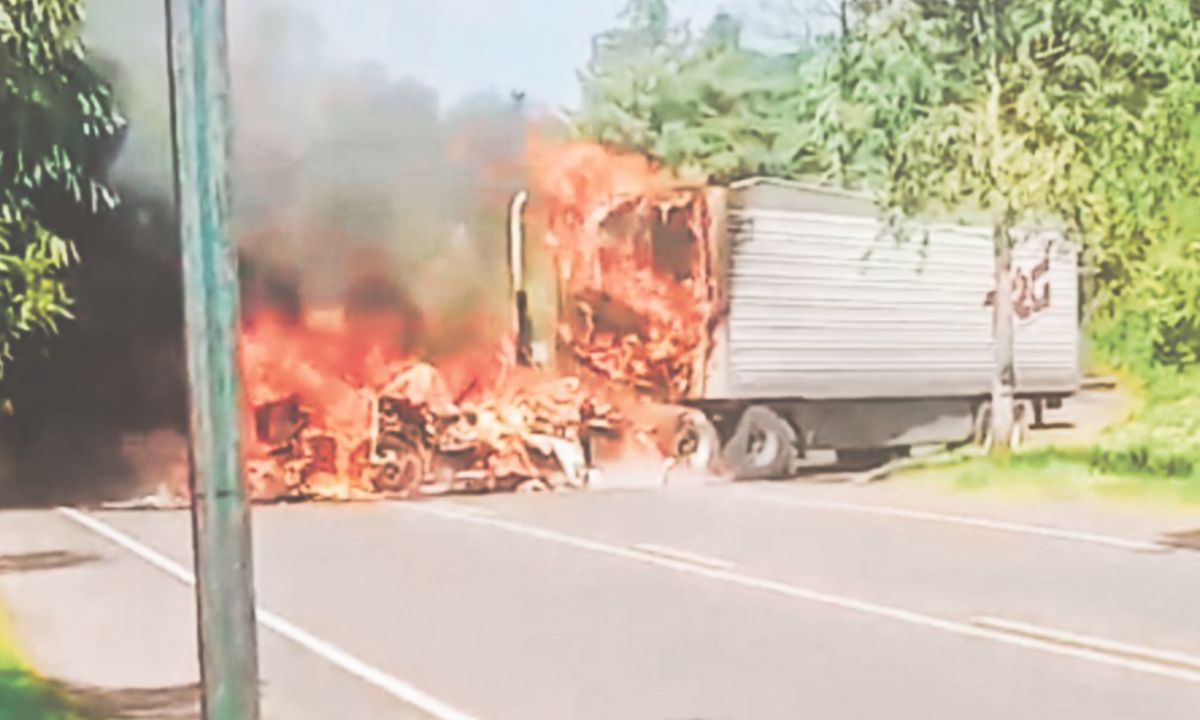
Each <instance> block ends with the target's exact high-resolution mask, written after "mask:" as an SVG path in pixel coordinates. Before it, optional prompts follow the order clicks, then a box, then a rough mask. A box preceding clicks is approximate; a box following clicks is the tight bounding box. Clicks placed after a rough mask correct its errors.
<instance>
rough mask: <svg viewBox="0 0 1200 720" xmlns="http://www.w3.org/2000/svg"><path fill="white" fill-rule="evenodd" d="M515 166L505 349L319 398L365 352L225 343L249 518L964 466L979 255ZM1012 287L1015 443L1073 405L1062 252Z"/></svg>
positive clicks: (818, 198) (1071, 325)
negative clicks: (238, 407) (249, 495)
mask: <svg viewBox="0 0 1200 720" xmlns="http://www.w3.org/2000/svg"><path fill="white" fill-rule="evenodd" d="M539 152H540V157H539V159H538V162H537V163H536V167H537V168H538V171H537V172H535V173H533V177H532V183H531V185H530V187H529V190H528V192H522V193H520V194H518V195H517V196H516V197H515V198H514V199H513V202H512V207H511V211H510V225H509V229H508V237H509V247H508V254H507V255H508V261H509V271H510V273H509V275H510V289H511V293H510V298H511V303H512V308H511V309H512V323H511V329H510V332H509V333H508V334H507V336H506V337H505V338H504V341H503V342H502V343H500V347H498V348H496V349H495V352H494V353H493V354H492V355H491V357H490V358H489V359H488V361H487V362H484V363H476V364H475V368H474V370H473V371H472V372H468V373H465V375H464V374H463V373H456V372H453V368H449V367H444V366H442V365H439V366H437V367H435V366H433V365H430V364H428V363H425V362H421V361H420V360H419V359H418V358H414V357H412V356H411V355H407V354H400V355H389V353H388V352H387V351H386V349H385V348H381V347H378V346H372V345H370V344H369V343H368V344H367V345H365V346H359V347H356V348H353V349H352V350H351V351H350V352H351V355H352V358H351V361H350V362H349V363H347V362H345V360H344V358H343V359H341V360H339V361H338V362H337V363H336V365H337V366H338V367H339V368H341V369H342V370H344V369H345V368H346V367H347V366H348V365H349V366H353V368H352V369H353V371H352V372H344V371H343V372H340V374H338V375H337V376H336V377H330V373H329V372H328V371H327V368H328V367H329V364H328V363H326V364H325V366H324V369H323V368H322V367H321V366H320V365H321V363H320V362H319V361H318V360H317V359H316V358H319V357H320V356H321V355H323V354H327V353H329V352H330V351H331V347H333V348H334V351H336V347H340V346H341V345H344V344H345V343H344V342H342V341H343V340H345V339H346V338H357V339H358V340H361V339H363V337H365V336H367V335H369V334H370V333H369V332H361V331H355V330H354V329H353V328H351V327H349V326H348V325H347V324H346V323H347V320H346V318H345V317H341V318H340V319H336V320H334V321H332V325H333V326H334V330H333V331H331V333H330V334H329V335H328V336H327V337H326V338H325V339H321V338H320V337H317V338H316V339H315V340H314V339H313V338H311V337H309V340H310V341H309V342H307V343H306V345H307V346H306V347H303V348H300V347H292V348H290V349H289V350H288V351H285V352H283V353H282V354H281V353H280V348H281V347H284V346H286V343H280V342H278V341H277V340H278V339H279V338H276V339H275V340H268V341H264V335H266V336H269V335H270V334H271V333H273V332H276V333H277V332H279V331H280V328H279V327H277V325H278V324H277V323H271V322H268V323H265V324H262V325H257V326H256V325H253V324H252V325H250V326H249V327H248V329H247V333H246V337H245V338H244V343H243V345H244V365H245V366H246V372H245V374H246V377H247V385H248V391H249V396H250V402H251V408H250V412H249V413H248V415H249V416H250V417H249V418H248V423H249V424H250V425H251V426H252V428H253V431H252V433H251V434H252V437H253V438H254V439H255V441H256V442H255V443H254V446H253V448H252V450H251V453H250V455H251V456H250V458H249V459H248V477H249V482H250V484H251V487H252V490H253V493H254V495H255V496H256V497H260V498H278V497H287V496H294V495H304V496H308V495H314V494H315V495H323V496H337V497H346V496H352V495H354V494H356V493H365V494H379V493H388V494H400V495H404V496H412V495H416V494H428V493H431V492H444V491H450V490H480V491H487V490H512V489H526V490H545V489H550V488H553V487H558V486H563V485H566V486H582V485H584V484H586V483H587V482H588V479H589V477H591V473H592V472H594V471H595V469H596V468H597V467H603V466H605V465H606V464H608V463H612V462H614V461H616V460H619V459H621V458H623V457H626V456H629V455H630V454H638V455H642V456H647V455H648V456H650V457H652V458H654V459H655V460H661V461H665V462H666V463H667V465H668V466H672V465H675V466H678V465H685V466H690V467H692V468H694V469H697V470H703V471H712V472H720V473H726V474H728V475H732V476H736V477H742V478H764V477H778V476H783V475H786V474H787V473H789V472H791V471H792V470H793V469H794V467H795V466H796V464H797V463H798V462H799V461H800V460H802V459H803V458H804V456H805V454H806V452H807V451H809V450H812V449H818V448H820V449H832V450H836V451H837V453H838V455H839V457H840V458H841V459H843V460H862V459H875V458H879V457H882V456H886V455H889V454H894V453H897V452H903V451H905V450H906V449H907V448H909V447H911V446H912V445H916V444H926V443H954V442H963V441H967V440H970V439H972V438H975V439H977V440H980V441H985V440H986V434H987V428H988V426H989V422H988V417H989V412H990V410H989V408H988V398H989V392H990V386H991V376H992V355H993V353H992V340H991V322H992V321H991V316H992V311H991V308H990V298H989V290H990V289H991V284H992V278H993V270H992V253H991V244H990V233H989V232H988V231H986V230H984V229H981V228H972V227H967V226H963V225H952V224H940V225H937V224H934V225H925V226H923V227H922V228H920V235H921V240H913V241H909V242H897V241H896V240H894V239H893V238H892V236H891V235H889V233H888V228H887V227H886V226H885V225H884V224H883V223H882V222H881V221H880V219H879V213H878V212H877V209H876V207H875V206H874V205H873V204H872V202H871V201H870V199H869V198H867V197H864V196H858V195H855V194H852V193H846V192H841V191H835V190H830V189H827V188H822V187H816V186H809V185H802V184H797V183H790V182H783V181H778V180H773V179H757V180H750V181H745V182H741V183H736V184H734V185H733V186H730V187H725V188H713V187H706V186H702V185H691V186H689V185H687V184H682V183H680V182H679V181H677V180H676V179H674V178H672V177H670V176H669V175H667V174H665V173H662V172H660V171H659V170H658V169H657V168H655V167H654V166H653V165H652V164H651V163H650V162H648V161H647V160H645V159H644V158H641V157H639V156H634V155H626V154H620V153H616V152H613V151H612V150H611V149H608V148H604V147H601V146H598V145H590V144H566V145H562V146H555V147H541V148H540V149H539ZM1016 270H1017V273H1016V275H1017V278H1018V280H1017V286H1016V288H1015V292H1014V302H1015V306H1014V313H1015V315H1016V317H1017V318H1018V327H1017V333H1016V341H1015V345H1016V358H1017V381H1018V382H1017V390H1018V398H1019V399H1020V400H1021V403H1022V407H1023V408H1024V410H1023V412H1021V413H1020V414H1019V415H1020V418H1021V420H1022V422H1021V423H1018V432H1020V431H1022V430H1023V428H1024V426H1025V424H1027V423H1028V422H1029V421H1030V420H1032V419H1033V418H1034V417H1037V418H1040V416H1041V412H1042V410H1043V408H1045V407H1054V406H1056V405H1057V404H1060V403H1061V401H1062V399H1063V398H1065V397H1067V396H1069V395H1070V394H1071V393H1073V392H1074V391H1075V390H1076V388H1077V386H1078V384H1079V378H1080V371H1079V358H1080V352H1079V340H1078V326H1077V307H1078V300H1077V297H1078V295H1077V282H1078V280H1077V256H1076V251H1075V250H1074V248H1073V247H1071V246H1070V245H1068V244H1067V243H1065V242H1064V241H1063V240H1062V238H1061V237H1059V236H1057V235H1054V234H1053V233H1044V232H1031V233H1029V234H1028V235H1027V237H1025V238H1024V240H1023V241H1022V242H1021V243H1020V245H1019V247H1018V249H1017V252H1016ZM304 322H305V324H306V334H307V335H311V332H308V331H311V330H312V328H311V327H310V326H312V325H314V324H316V325H319V324H320V323H319V322H317V319H316V318H307V319H305V320H304ZM326 322H328V320H327V321H326ZM339 323H341V324H340V325H339ZM372 327H374V326H372ZM293 330H294V328H293ZM289 332H292V331H287V330H285V331H284V334H285V335H287V334H288V333H289ZM293 334H294V333H293ZM307 335H306V336H307ZM335 346H336V347H335ZM310 355H312V356H313V367H312V368H310V369H309V370H304V369H303V368H301V369H299V370H297V368H296V367H294V365H295V363H296V361H297V357H298V356H299V357H300V364H301V365H303V364H304V359H305V358H308V357H309V356H310ZM281 359H287V360H288V362H289V363H291V364H292V365H291V366H289V371H288V381H287V382H282V383H281V382H280V381H279V377H278V372H277V371H278V370H279V362H280V361H281ZM455 376H457V379H455ZM464 377H465V378H467V379H466V380H463V378H464ZM1016 439H1018V438H1014V439H1013V440H1016Z"/></svg>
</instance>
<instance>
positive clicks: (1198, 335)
mask: <svg viewBox="0 0 1200 720" xmlns="http://www.w3.org/2000/svg"><path fill="white" fill-rule="evenodd" d="M1185 117H1186V116H1185ZM1175 158H1176V162H1175V163H1174V165H1173V166H1168V167H1164V168H1163V171H1162V172H1161V173H1159V174H1158V175H1157V176H1156V177H1158V178H1159V181H1160V182H1165V181H1164V180H1163V179H1162V178H1164V177H1166V178H1170V177H1172V176H1174V177H1176V178H1178V180H1176V182H1178V183H1179V184H1180V185H1181V186H1182V187H1181V189H1179V190H1178V191H1175V193H1174V194H1175V197H1176V198H1177V199H1176V200H1175V202H1174V204H1173V207H1170V208H1168V211H1167V212H1162V213H1161V217H1159V218H1157V222H1154V223H1153V224H1151V223H1150V222H1147V223H1146V225H1147V228H1146V229H1145V231H1144V232H1143V233H1142V234H1141V235H1138V236H1136V237H1137V238H1138V240H1139V242H1137V243H1136V244H1131V245H1125V246H1122V245H1119V244H1117V243H1111V244H1109V246H1110V247H1111V248H1112V250H1111V251H1110V252H1109V254H1108V255H1107V256H1106V257H1107V258H1108V261H1109V263H1110V265H1109V266H1108V268H1107V272H1108V276H1107V277H1104V278H1103V279H1102V280H1103V282H1102V283H1099V290H1100V291H1099V292H1098V293H1097V302H1096V308H1095V310H1094V312H1093V320H1092V327H1091V335H1092V338H1093V345H1094V347H1095V349H1096V351H1097V352H1098V353H1099V354H1100V355H1101V356H1102V357H1103V358H1105V359H1106V360H1107V361H1108V362H1110V363H1111V364H1114V365H1118V366H1124V367H1127V368H1129V369H1132V370H1134V371H1135V372H1137V373H1139V374H1141V375H1143V376H1146V375H1150V374H1152V373H1154V372H1155V371H1156V370H1157V369H1158V368H1162V367H1167V368H1176V369H1182V368H1187V367H1191V366H1195V365H1197V364H1200V190H1198V188H1197V185H1198V184H1200V122H1198V123H1197V124H1196V129H1195V131H1194V133H1193V135H1192V139H1191V143H1190V151H1189V149H1188V148H1187V147H1184V148H1182V149H1181V150H1180V151H1179V152H1177V153H1176V154H1175ZM1131 215H1132V213H1131ZM1151 219H1153V218H1151Z"/></svg>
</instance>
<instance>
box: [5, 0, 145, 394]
mask: <svg viewBox="0 0 1200 720" xmlns="http://www.w3.org/2000/svg"><path fill="white" fill-rule="evenodd" d="M83 6H84V3H83V0H0V376H2V374H3V368H4V365H5V363H6V361H8V360H11V359H12V358H13V353H14V350H15V348H16V346H17V344H18V343H19V342H20V341H21V340H23V339H25V338H27V337H31V336H37V335H39V334H47V333H54V332H56V331H57V327H58V322H59V321H60V320H62V319H68V318H70V317H71V314H70V311H69V307H70V298H69V295H68V293H67V289H66V287H65V285H64V281H63V276H64V271H65V269H66V268H67V267H68V266H69V265H70V264H71V263H72V262H76V261H77V260H78V255H77V253H76V251H75V247H74V245H73V244H72V242H71V241H70V240H67V239H65V238H62V237H59V236H58V235H56V234H55V233H54V232H53V231H52V230H51V229H50V226H49V225H48V223H47V220H48V218H46V217H44V212H43V211H42V206H44V205H45V203H46V202H47V201H48V200H50V199H57V198H63V197H65V198H69V199H70V201H72V202H73V203H75V204H77V205H80V206H83V207H85V208H87V209H88V210H90V211H92V212H95V211H98V210H99V209H101V208H111V207H112V206H113V205H114V204H115V202H116V198H115V197H114V196H113V195H112V194H111V193H110V192H109V190H108V189H107V188H106V187H105V186H104V185H103V183H102V182H101V180H100V179H99V178H98V177H97V176H96V166H97V165H98V153H99V152H100V150H101V148H102V147H103V144H104V142H105V141H106V140H107V139H109V138H111V137H113V136H114V135H115V134H116V133H117V132H119V130H120V128H121V127H122V124H123V120H122V119H121V117H120V116H119V114H118V113H117V111H116V109H115V107H114V103H113V99H112V95H111V92H110V90H109V88H108V86H107V84H106V83H105V82H104V81H103V80H102V79H101V78H100V77H99V76H98V75H97V74H96V73H95V72H94V71H93V70H92V68H91V67H90V66H89V65H88V64H87V61H86V55H85V51H84V46H83V44H82V41H81V39H80V32H81V26H82V24H83V20H84V11H83Z"/></svg>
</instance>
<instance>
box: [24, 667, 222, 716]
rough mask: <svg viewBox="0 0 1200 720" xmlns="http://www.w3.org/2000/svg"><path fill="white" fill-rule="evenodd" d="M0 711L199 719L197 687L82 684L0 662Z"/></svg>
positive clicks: (42, 714) (49, 714)
mask: <svg viewBox="0 0 1200 720" xmlns="http://www.w3.org/2000/svg"><path fill="white" fill-rule="evenodd" d="M0 711H3V712H0V716H3V717H5V718H14V719H15V718H21V719H22V720H193V719H195V720H199V717H200V690H199V687H198V686H196V685H180V686H177V687H166V688H127V689H126V688H122V689H108V688H93V687H83V686H77V685H71V684H69V683H63V682H58V681H55V680H47V679H44V678H41V677H38V676H37V675H36V674H34V673H31V672H29V671H27V670H24V669H21V668H0Z"/></svg>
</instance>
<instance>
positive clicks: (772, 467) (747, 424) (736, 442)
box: [721, 405, 800, 480]
mask: <svg viewBox="0 0 1200 720" xmlns="http://www.w3.org/2000/svg"><path fill="white" fill-rule="evenodd" d="M721 454H722V459H723V460H724V461H725V467H726V469H728V471H729V472H731V473H732V474H733V476H734V477H736V478H739V479H745V480H756V479H766V478H780V477H785V476H787V475H788V474H790V473H791V471H792V466H793V465H794V464H795V462H796V459H797V458H798V457H799V455H800V453H799V449H798V447H797V440H796V431H795V429H794V428H793V427H792V426H791V424H789V423H788V421H786V420H784V419H783V418H781V417H779V415H778V414H777V413H776V412H775V411H774V410H771V409H770V408H768V407H764V406H762V405H756V406H754V407H751V408H748V409H747V410H746V412H744V413H743V414H742V417H741V419H740V420H739V421H738V424H737V429H736V430H734V432H733V435H731V436H730V437H729V440H728V441H726V443H725V447H724V449H723V450H722V453H721Z"/></svg>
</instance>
